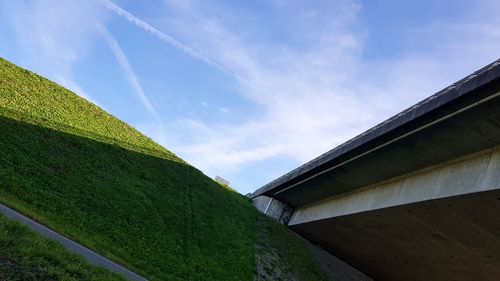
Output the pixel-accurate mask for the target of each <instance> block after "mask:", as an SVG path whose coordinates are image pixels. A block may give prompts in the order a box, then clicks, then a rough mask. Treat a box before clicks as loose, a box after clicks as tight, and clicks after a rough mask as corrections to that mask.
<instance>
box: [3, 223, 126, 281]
mask: <svg viewBox="0 0 500 281" xmlns="http://www.w3.org/2000/svg"><path fill="white" fill-rule="evenodd" d="M0 280H10V281H39V280H40V281H41V280H65V281H73V280H75V281H76V280H88V281H102V280H109V281H113V280H116V281H118V280H121V281H125V280H126V279H125V278H122V277H121V276H119V275H118V274H114V273H110V272H109V271H107V270H105V269H103V268H100V267H97V266H93V265H90V264H89V263H87V262H86V261H85V260H83V258H81V257H79V256H77V255H75V254H71V253H69V252H67V251H66V250H65V249H64V248H63V247H62V246H61V245H59V244H58V243H56V242H54V241H51V240H48V239H47V238H45V237H43V236H41V235H38V234H35V233H33V232H32V231H31V230H30V229H28V228H27V227H25V226H22V225H20V224H18V223H17V222H13V221H10V220H7V219H6V218H5V217H3V216H2V215H0Z"/></svg>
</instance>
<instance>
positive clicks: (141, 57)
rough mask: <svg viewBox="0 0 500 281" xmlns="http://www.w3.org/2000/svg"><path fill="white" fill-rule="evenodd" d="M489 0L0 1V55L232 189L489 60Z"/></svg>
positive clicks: (493, 54)
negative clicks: (90, 104) (127, 126)
mask: <svg viewBox="0 0 500 281" xmlns="http://www.w3.org/2000/svg"><path fill="white" fill-rule="evenodd" d="M498 11H500V0H484V1H481V0H479V1H466V0H454V1H451V0H442V1H434V0H422V1H409V0H408V1H388V0H387V1H384V0H370V1H368V0H366V1H358V0H311V1H294V0H286V1H285V0H267V1H264V0H254V1H246V0H234V1H222V0H144V1H133V0H112V1H107V0H72V1H67V0H17V1H13V0H0V56H1V57H3V58H5V59H8V60H10V61H12V62H13V63H16V64H17V65H19V66H22V67H24V68H27V69H29V70H32V71H34V72H36V73H38V74H40V75H42V76H45V77H47V78H49V79H51V80H53V81H55V82H57V83H59V84H61V85H63V86H65V87H67V88H69V89H71V90H72V91H74V92H75V93H77V94H78V95H80V96H82V97H84V98H86V99H87V100H89V101H91V102H93V103H95V104H97V105H99V106H100V107H102V108H103V109H105V110H106V111H108V112H110V113H111V114H113V115H114V116H116V117H118V118H120V119H122V120H124V121H125V122H127V123H129V124H131V125H132V126H134V127H135V128H136V129H138V130H139V131H141V132H143V133H144V134H146V135H147V136H149V137H151V138H152V139H153V140H155V141H156V142H158V143H160V144H161V145H163V146H165V147H166V148H167V149H169V150H171V151H172V152H174V153H175V154H177V155H178V156H180V157H181V158H183V159H185V160H186V161H188V162H189V163H191V164H192V165H194V166H196V167H197V168H198V169H200V170H202V171H203V172H204V173H205V174H206V175H208V176H210V177H214V176H216V175H219V176H221V177H223V178H225V179H227V180H228V181H229V182H230V185H231V186H232V187H233V188H235V189H236V190H237V191H239V192H240V193H243V194H246V193H249V192H252V191H254V190H255V189H257V188H259V187H260V186H262V185H264V184H266V183H268V182H270V181H271V180H273V179H275V178H277V177H279V176H281V175H282V174H285V173H286V172H288V171H290V170H291V169H294V168H295V167H297V166H299V165H301V164H303V163H305V162H307V161H310V160H312V159H313V158H315V157H317V156H319V155H320V154H322V153H324V152H326V151H328V150H330V149H332V148H334V147H335V146H337V145H339V144H341V143H343V142H345V141H347V140H349V139H351V138H353V137H355V136H356V135H358V134H360V133H362V132H363V131H365V130H367V129H369V128H371V127H373V126H375V125H376V124H378V123H380V122H382V121H384V120H385V119H387V118H389V117H390V116H392V115H394V114H397V113H398V112H400V111H402V110H403V109H405V108H407V107H409V106H411V105H412V104H414V103H416V102H418V101H419V100H422V99H424V98H425V97H427V96H429V95H431V94H433V93H435V92H437V91H438V90H440V89H442V88H445V87H447V86H448V85H450V84H452V83H453V82H455V81H456V80H459V79H460V78H463V77H465V76H467V75H468V74H470V73H471V72H473V71H475V70H477V69H479V68H481V67H482V66H484V65H486V64H488V63H490V62H492V61H494V60H496V59H498V58H499V57H500V28H498V27H499V26H500V17H498Z"/></svg>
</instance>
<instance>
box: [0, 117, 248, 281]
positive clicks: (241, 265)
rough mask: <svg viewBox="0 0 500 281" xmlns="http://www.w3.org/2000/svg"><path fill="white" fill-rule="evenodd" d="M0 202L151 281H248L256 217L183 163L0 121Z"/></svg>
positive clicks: (245, 204) (239, 199)
mask: <svg viewBox="0 0 500 281" xmlns="http://www.w3.org/2000/svg"><path fill="white" fill-rule="evenodd" d="M0 153H1V156H0V200H1V201H3V202H4V203H6V204H8V205H10V206H12V207H14V208H16V209H18V210H20V211H22V212H23V213H25V214H27V215H29V216H31V217H34V218H35V219H37V220H38V221H40V222H42V223H44V224H46V225H47V226H49V227H51V228H53V229H55V230H56V231H58V232H60V233H62V234H65V235H67V236H70V237H72V238H73V239H75V240H77V241H80V242H82V243H83V244H84V245H86V246H88V247H90V248H93V249H95V250H97V251H98V252H100V253H101V254H104V255H105V256H107V257H109V258H111V259H113V260H115V261H118V262H119V263H121V264H123V265H125V266H127V267H129V268H130V269H133V270H135V271H137V272H138V273H140V274H143V275H145V276H146V277H148V278H150V279H152V280H251V279H252V274H253V273H252V271H253V264H254V261H253V254H254V249H253V245H254V242H255V219H256V212H255V210H254V209H253V207H252V206H251V204H250V203H249V202H248V200H247V199H246V198H244V197H243V196H241V195H240V194H238V193H235V192H232V191H230V190H227V189H224V188H222V187H221V186H219V185H218V184H216V183H214V182H213V181H212V180H211V179H210V178H208V177H206V176H205V175H203V174H202V173H201V172H200V171H199V170H197V169H195V168H194V167H192V166H189V165H187V164H185V163H183V162H179V161H173V160H168V159H165V158H161V157H157V156H154V155H150V154H145V153H141V152H137V151H133V150H130V149H126V148H122V147H120V146H118V145H116V144H114V145H113V144H108V143H105V142H101V141H96V140H93V139H90V138H88V137H82V136H78V135H75V134H70V133H65V132H61V131H57V130H54V129H50V128H45V127H41V126H38V125H33V124H28V123H25V122H20V121H17V120H13V119H10V118H5V117H0Z"/></svg>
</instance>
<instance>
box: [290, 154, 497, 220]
mask: <svg viewBox="0 0 500 281" xmlns="http://www.w3.org/2000/svg"><path fill="white" fill-rule="evenodd" d="M497 188H500V146H497V147H494V148H491V149H487V150H484V151H481V152H479V153H474V154H472V155H468V156H466V157H462V158H458V159H455V160H452V161H448V162H446V163H443V164H440V165H437V166H433V167H428V168H426V169H424V170H422V171H417V172H414V173H412V174H409V175H404V176H401V177H398V178H396V179H393V180H390V181H386V182H383V183H379V184H375V185H373V186H368V187H365V188H363V189H360V190H359V191H356V192H350V193H343V194H340V195H338V196H335V197H332V198H330V199H326V200H323V201H320V202H317V203H313V204H309V205H305V206H302V207H299V208H296V209H295V211H294V213H293V215H292V218H291V220H290V222H289V224H288V225H295V224H301V223H307V222H310V221H314V220H321V219H326V218H331V217H338V216H344V215H349V214H354V213H359V212H366V211H372V210H376V209H381V208H387V207H392V206H397V205H404V204H411V203H415V202H419V201H425V200H431V199H438V198H444V197H449V196H457V195H463V194H468V193H474V192H481V191H486V190H492V189H497Z"/></svg>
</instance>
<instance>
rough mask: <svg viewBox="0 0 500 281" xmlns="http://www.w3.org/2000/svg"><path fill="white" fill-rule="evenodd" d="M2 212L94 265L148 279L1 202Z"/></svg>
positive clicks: (135, 280)
mask: <svg viewBox="0 0 500 281" xmlns="http://www.w3.org/2000/svg"><path fill="white" fill-rule="evenodd" d="M0 213H2V214H3V215H4V216H5V217H7V218H9V219H11V220H15V221H18V222H20V223H21V224H23V225H25V226H27V227H29V228H30V229H31V230H33V231H35V232H37V233H39V234H42V235H43V236H45V237H47V238H49V239H52V240H55V241H57V242H59V243H61V244H62V245H63V246H64V248H66V249H67V250H68V251H70V252H72V253H75V254H78V255H80V256H82V257H84V258H85V259H86V260H87V261H88V262H90V263H92V264H94V265H98V266H102V267H104V268H106V269H108V270H110V271H113V272H117V273H119V274H121V275H122V276H124V277H126V278H127V279H129V280H134V281H147V279H146V278H143V277H141V276H140V275H138V274H136V273H134V272H132V271H130V270H128V269H126V268H125V267H123V266H121V265H119V264H117V263H115V262H113V261H111V260H109V259H107V258H105V257H103V256H101V255H99V254H97V253H96V252H94V251H92V250H90V249H88V248H86V247H84V246H82V245H80V244H78V243H76V242H74V241H73V240H71V239H68V238H66V237H64V236H62V235H60V234H58V233H56V232H54V231H53V230H51V229H49V228H47V227H45V226H43V225H41V224H39V223H37V222H35V221H33V220H32V219H29V218H27V217H26V216H23V215H21V214H20V213H18V212H16V211H14V210H12V209H10V208H9V207H7V206H5V205H3V204H0Z"/></svg>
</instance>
